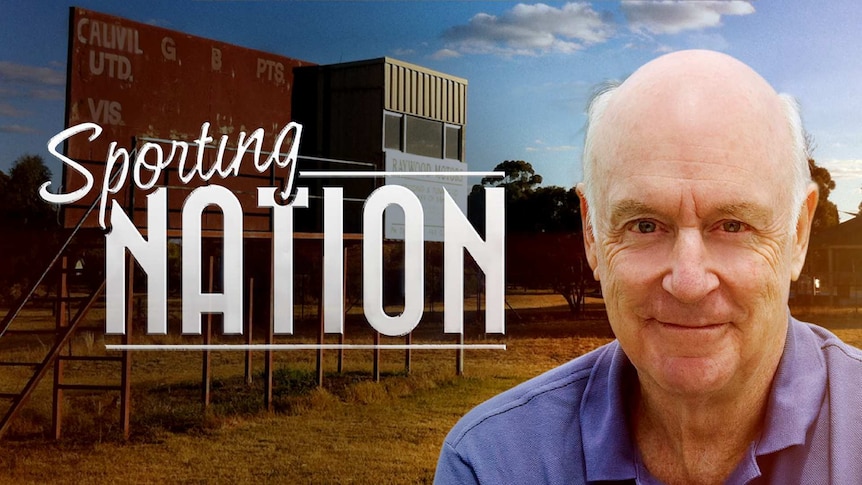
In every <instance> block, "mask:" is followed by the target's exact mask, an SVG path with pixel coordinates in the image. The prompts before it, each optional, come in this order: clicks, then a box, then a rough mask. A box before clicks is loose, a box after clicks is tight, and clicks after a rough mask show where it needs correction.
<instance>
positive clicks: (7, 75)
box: [0, 61, 66, 86]
mask: <svg viewBox="0 0 862 485" xmlns="http://www.w3.org/2000/svg"><path fill="white" fill-rule="evenodd" d="M0 81H11V82H19V83H28V84H41V85H46V86H62V85H64V84H66V75H65V73H63V72H61V71H58V70H56V69H51V68H48V67H36V66H28V65H25V64H16V63H14V62H8V61H0Z"/></svg>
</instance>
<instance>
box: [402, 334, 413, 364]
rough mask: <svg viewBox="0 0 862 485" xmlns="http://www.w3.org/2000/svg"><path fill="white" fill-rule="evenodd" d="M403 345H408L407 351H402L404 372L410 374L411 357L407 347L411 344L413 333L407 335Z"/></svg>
mask: <svg viewBox="0 0 862 485" xmlns="http://www.w3.org/2000/svg"><path fill="white" fill-rule="evenodd" d="M404 343H406V344H407V345H408V347H407V350H405V351H404V372H406V373H407V374H410V364H411V360H412V355H411V351H410V347H409V345H411V344H412V343H413V332H410V333H408V334H407V337H406V338H405V341H404Z"/></svg>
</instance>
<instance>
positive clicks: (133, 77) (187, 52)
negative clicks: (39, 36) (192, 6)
mask: <svg viewBox="0 0 862 485" xmlns="http://www.w3.org/2000/svg"><path fill="white" fill-rule="evenodd" d="M69 36H70V39H69V62H68V66H69V67H68V83H67V98H66V103H67V107H66V111H67V114H66V126H67V127H73V126H76V125H80V124H82V123H94V124H96V125H98V126H99V127H101V132H100V133H98V136H94V135H95V134H96V132H95V130H88V131H85V132H81V133H80V134H78V135H76V136H70V137H68V138H67V139H66V140H64V141H65V143H66V156H67V157H68V158H69V159H71V160H74V161H75V162H77V163H78V164H79V165H80V166H81V167H83V168H84V169H85V170H86V171H88V172H89V173H90V174H92V176H93V179H94V181H95V182H92V183H93V185H94V186H95V187H94V189H93V190H90V191H89V192H88V193H87V195H86V196H85V197H83V198H81V199H80V200H78V201H77V202H75V203H74V204H70V205H67V206H65V207H64V209H65V210H64V216H63V220H64V225H65V226H66V227H72V226H75V225H76V224H78V222H79V221H80V220H81V219H82V217H83V216H84V214H85V213H86V210H87V208H89V207H90V206H91V205H92V204H93V202H94V201H95V200H96V198H97V197H98V196H99V194H100V190H98V189H99V188H100V186H101V185H102V184H104V183H107V182H106V181H108V180H109V179H110V177H111V176H112V175H114V173H115V172H116V171H118V170H121V168H122V165H121V164H120V163H119V162H117V160H119V159H116V160H115V162H117V163H114V164H113V165H112V166H113V169H112V170H111V173H106V168H107V167H108V166H109V164H108V163H107V160H109V158H110V156H109V155H110V153H112V152H111V150H112V146H111V144H112V143H116V145H114V146H113V150H114V152H116V151H117V150H118V149H119V148H125V149H126V150H128V151H129V152H130V153H134V152H133V151H132V150H133V149H134V148H135V147H136V146H138V147H140V146H141V144H142V143H146V142H150V143H156V144H160V145H162V146H163V147H164V151H165V152H166V153H167V152H170V150H171V145H170V143H171V141H173V140H182V141H186V142H188V143H189V144H190V145H191V146H192V148H190V149H189V153H188V154H187V160H186V162H185V163H186V165H187V166H188V165H190V164H192V163H193V162H194V161H195V157H198V156H200V157H201V159H200V161H199V164H200V166H201V169H202V170H201V171H203V170H207V171H209V170H210V167H211V166H213V165H214V164H217V163H218V158H219V156H220V155H219V148H218V145H219V142H220V140H221V137H222V136H226V138H225V140H226V142H225V143H223V145H224V149H223V150H222V153H221V157H222V158H224V159H225V161H224V162H223V163H224V165H227V164H228V161H230V160H231V159H232V158H233V156H234V153H235V151H234V152H232V151H231V150H232V149H233V148H235V147H236V146H237V144H238V141H240V140H241V138H239V135H240V134H241V133H246V134H251V132H253V131H254V130H257V129H262V132H263V136H262V143H261V144H260V145H261V150H262V151H263V152H264V155H261V157H264V156H265V155H266V154H267V153H268V151H273V150H274V149H275V151H278V141H279V140H277V138H278V135H279V133H280V131H282V130H283V129H284V128H285V127H286V126H287V125H288V124H289V123H290V122H291V95H292V87H293V69H294V68H296V67H300V66H308V65H314V64H313V63H309V62H305V61H301V60H297V59H291V58H288V57H283V56H278V55H274V54H270V53H266V52H262V51H258V50H253V49H248V48H243V47H238V46H235V45H230V44H226V43H224V42H219V41H215V40H210V39H205V38H201V37H195V36H192V35H188V34H184V33H181V32H176V31H172V30H168V29H164V28H161V27H156V26H152V25H147V24H143V23H139V22H133V21H130V20H127V19H122V18H119V17H114V16H110V15H106V14H102V13H98V12H93V11H90V10H85V9H82V8H72V9H71V12H70V27H69ZM207 137H211V138H212V141H209V142H208V143H207V145H209V147H208V148H206V149H202V150H200V151H201V152H202V154H200V155H199V154H198V153H197V150H196V149H195V145H194V143H193V142H194V141H195V140H205V141H206V139H207ZM282 141H284V140H282ZM288 144H289V143H285V144H284V145H288ZM200 145H201V146H203V145H204V142H201V143H200ZM252 151H253V150H252ZM242 158H243V160H242V163H240V164H239V169H238V171H237V172H236V173H233V174H231V176H229V177H224V178H223V179H218V180H212V182H214V183H216V182H217V183H218V184H219V185H224V186H226V187H227V188H228V189H230V190H231V191H232V192H233V193H234V194H235V195H236V196H237V198H238V199H239V200H240V202H241V204H242V207H243V214H244V216H243V219H244V220H243V227H244V230H245V231H246V232H255V231H260V232H266V231H268V230H269V229H270V217H269V214H270V210H269V209H267V208H258V206H257V187H261V186H268V185H271V186H276V187H278V186H281V185H282V183H283V182H284V178H285V177H287V176H288V173H287V170H285V169H283V168H282V167H278V166H277V165H276V164H271V165H270V166H269V167H268V168H267V169H266V170H263V171H261V170H259V169H257V168H256V167H255V163H254V158H255V157H254V156H253V154H252V155H250V154H249V153H246V154H245V155H243V156H242ZM129 164H130V165H131V162H129ZM127 169H128V167H127ZM181 170H182V167H181V166H180V163H179V162H178V157H177V158H175V159H174V161H173V162H172V163H171V164H169V165H168V166H167V167H166V168H165V169H164V170H162V171H160V175H159V177H158V178H159V180H157V181H155V183H154V185H153V186H152V187H148V188H149V189H152V188H154V187H168V212H169V214H168V229H180V225H181V211H182V206H183V202H184V201H185V199H186V197H187V196H188V194H189V192H190V191H191V190H193V189H194V188H196V187H197V186H200V185H205V184H207V183H209V182H208V181H207V180H205V178H202V177H193V178H192V179H191V180H180V179H181V175H182V173H181ZM131 177H132V174H131V170H129V173H128V174H127V176H126V177H125V178H126V180H125V183H124V184H120V183H119V182H120V180H119V178H122V174H121V175H119V176H118V179H115V180H116V187H117V191H116V193H113V194H112V198H113V199H114V200H117V201H118V202H120V203H121V205H123V207H124V208H125V210H126V211H127V212H128V213H129V214H130V216H131V217H132V219H133V221H134V222H135V224H136V225H138V226H139V227H145V226H146V211H145V204H146V195H147V193H148V191H145V190H141V189H140V188H136V185H135V184H134V183H132V182H131ZM186 178H188V177H186ZM85 184H87V180H86V177H85V176H84V175H83V171H82V170H80V169H78V170H76V169H74V167H72V166H71V165H69V164H66V165H64V171H63V187H64V189H65V191H66V192H71V191H74V190H77V189H79V188H81V187H82V186H84V185H85ZM121 186H122V187H121ZM130 191H133V192H132V193H130ZM107 208H108V210H110V204H109V205H108V206H107ZM97 212H98V211H95V212H94V213H91V214H90V215H89V216H88V217H87V218H86V220H85V221H84V227H99V221H98V214H97ZM202 224H203V229H220V226H221V216H220V214H217V213H205V214H204V220H203V221H202Z"/></svg>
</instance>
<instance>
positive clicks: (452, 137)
mask: <svg viewBox="0 0 862 485" xmlns="http://www.w3.org/2000/svg"><path fill="white" fill-rule="evenodd" d="M446 158H448V159H451V160H461V127H460V126H453V125H446Z"/></svg>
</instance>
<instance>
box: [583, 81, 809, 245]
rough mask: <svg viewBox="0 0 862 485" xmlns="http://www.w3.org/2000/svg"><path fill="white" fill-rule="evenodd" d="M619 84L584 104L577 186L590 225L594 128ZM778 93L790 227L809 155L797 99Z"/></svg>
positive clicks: (801, 195)
mask: <svg viewBox="0 0 862 485" xmlns="http://www.w3.org/2000/svg"><path fill="white" fill-rule="evenodd" d="M620 84H622V83H621V82H617V81H612V82H608V83H605V84H603V85H601V86H599V88H598V89H597V90H596V91H595V93H594V94H593V96H592V98H591V100H590V103H589V107H588V108H587V125H586V130H585V135H584V153H583V157H582V160H583V177H584V178H583V186H582V189H581V190H582V192H583V196H584V198H585V199H586V201H587V205H588V207H589V213H588V214H587V215H588V219H589V221H590V222H591V224H592V225H593V226H595V224H596V222H598V221H597V220H596V213H595V207H596V204H595V202H596V200H595V197H596V195H597V194H596V192H595V187H596V166H597V164H598V163H600V161H599V160H598V159H599V158H600V157H599V156H598V155H597V154H596V146H597V143H596V142H597V140H596V139H595V130H594V128H595V127H596V126H598V124H599V123H600V122H601V121H602V119H603V118H604V115H605V111H606V109H607V107H608V103H609V102H610V100H611V99H612V98H613V96H614V94H615V93H616V90H617V89H618V88H619V86H620ZM778 96H779V99H780V101H781V104H782V106H783V108H784V117H785V119H786V122H787V129H788V130H789V131H790V137H791V142H792V144H793V145H792V147H791V156H792V158H793V160H792V162H793V166H792V169H793V173H792V176H793V187H792V190H793V191H792V194H791V197H792V198H791V201H792V204H793V205H792V209H791V219H790V221H789V223H790V224H792V227H795V226H796V222H797V220H798V219H799V215H800V212H801V211H802V204H803V202H804V201H805V197H806V194H807V192H808V186H809V184H810V183H811V182H812V180H811V170H810V168H809V164H808V160H809V158H810V152H809V137H808V134H807V133H806V132H805V128H804V127H803V125H802V116H801V114H800V110H799V103H798V102H797V101H796V99H795V98H794V97H793V96H790V95H788V94H783V93H782V94H779V95H778ZM584 230H591V228H586V227H585V228H584Z"/></svg>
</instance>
